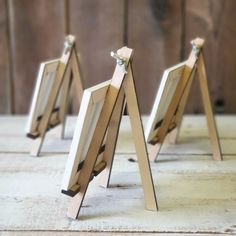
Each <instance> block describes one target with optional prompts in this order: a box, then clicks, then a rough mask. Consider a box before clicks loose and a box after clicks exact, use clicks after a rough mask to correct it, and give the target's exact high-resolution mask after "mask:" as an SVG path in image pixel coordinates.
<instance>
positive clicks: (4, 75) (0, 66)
mask: <svg viewBox="0 0 236 236" xmlns="http://www.w3.org/2000/svg"><path fill="white" fill-rule="evenodd" d="M0 55H1V57H0V113H10V112H11V90H10V82H11V78H10V61H9V59H10V58H9V42H8V21H7V4H6V1H5V0H0Z"/></svg>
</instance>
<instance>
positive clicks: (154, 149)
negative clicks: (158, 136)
mask: <svg viewBox="0 0 236 236" xmlns="http://www.w3.org/2000/svg"><path fill="white" fill-rule="evenodd" d="M161 147H162V143H159V142H158V143H156V144H154V145H151V147H150V151H149V160H150V161H157V156H158V154H159V152H160V150H161Z"/></svg>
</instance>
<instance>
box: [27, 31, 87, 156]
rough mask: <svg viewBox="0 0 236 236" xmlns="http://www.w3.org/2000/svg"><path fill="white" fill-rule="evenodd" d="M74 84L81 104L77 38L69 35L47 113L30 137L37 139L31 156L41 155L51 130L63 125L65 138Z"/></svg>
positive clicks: (47, 106)
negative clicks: (58, 103)
mask: <svg viewBox="0 0 236 236" xmlns="http://www.w3.org/2000/svg"><path fill="white" fill-rule="evenodd" d="M72 83H74V85H75V88H76V95H77V98H78V101H79V103H80V102H81V99H82V95H83V86H82V82H81V70H80V67H79V61H78V56H77V52H76V45H75V37H74V36H72V35H68V36H67V37H66V40H65V45H64V51H63V53H62V56H61V58H60V60H59V62H58V67H57V73H56V78H55V80H54V82H53V86H52V90H51V91H50V96H49V99H48V101H47V105H46V108H45V112H44V114H43V116H42V117H41V119H40V122H39V125H38V129H37V130H38V132H37V133H36V134H33V135H30V137H31V138H33V139H35V140H34V143H33V146H32V149H31V152H30V155H31V156H38V155H39V152H40V150H41V147H42V144H43V140H44V138H45V135H46V132H47V131H48V130H49V129H50V128H52V127H55V126H56V125H58V124H61V137H63V136H64V130H65V119H66V112H67V109H66V108H67V104H68V97H69V92H70V88H71V84H72ZM60 92H61V96H62V99H63V100H62V103H61V107H60V110H59V113H58V117H57V119H56V121H55V122H54V123H53V124H51V123H50V120H51V117H52V115H53V112H54V111H53V109H54V104H55V102H56V99H57V97H58V95H59V93H60Z"/></svg>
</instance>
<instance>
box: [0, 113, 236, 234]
mask: <svg viewBox="0 0 236 236" xmlns="http://www.w3.org/2000/svg"><path fill="white" fill-rule="evenodd" d="M146 120H147V119H146V118H144V119H143V121H144V126H145V123H146ZM25 121H26V117H19V116H17V117H8V116H2V117H0V230H1V231H0V235H4V236H6V235H7V236H8V235H42V234H44V235H64V234H65V233H66V235H70V236H71V235H94V234H95V235H104V234H105V235H110V234H111V235H120V234H123V233H124V234H127V235H129V233H132V232H135V235H140V234H145V235H147V234H148V235H149V234H152V233H154V232H157V233H160V234H161V235H189V234H191V233H198V234H200V235H204V234H206V235H208V234H209V235H210V234H214V235H216V234H236V116H219V117H217V124H218V127H219V135H220V142H221V145H222V150H223V154H224V161H222V162H217V161H213V160H212V158H211V157H212V156H211V149H210V143H209V139H208V130H207V126H206V121H205V117H204V116H195V117H193V116H185V118H184V122H183V126H182V129H181V133H180V139H179V142H178V144H176V145H173V144H169V143H168V140H167V141H166V143H165V145H164V146H163V149H162V151H161V155H160V157H159V161H158V162H157V163H152V164H151V167H152V172H153V178H154V184H155V188H156V193H157V198H158V204H159V211H158V212H150V211H146V210H145V209H144V199H143V192H142V188H141V184H140V176H139V172H138V166H137V162H130V161H129V160H128V159H130V158H133V159H136V156H135V148H134V144H133V142H132V134H131V128H130V123H129V120H128V118H127V117H124V118H123V120H122V123H121V130H120V135H119V140H118V145H117V150H116V155H115V161H114V168H113V172H112V177H111V188H109V189H104V188H101V187H99V186H98V181H97V179H95V181H93V182H92V183H91V184H90V187H89V189H88V192H87V195H86V197H85V202H84V206H83V208H82V211H81V215H80V218H79V220H77V221H72V220H69V219H68V218H67V217H66V209H67V205H68V202H69V198H68V197H67V196H64V195H62V194H61V193H60V184H61V180H62V176H63V172H64V168H65V163H66V158H67V154H68V151H69V147H70V143H71V137H72V134H73V128H74V125H75V122H76V118H75V117H69V118H68V121H67V128H66V138H65V139H64V140H60V139H59V138H58V137H57V130H56V129H54V130H52V131H50V133H49V134H48V135H47V139H46V141H45V143H44V146H43V152H42V155H41V157H39V158H33V157H30V156H29V154H28V153H29V150H30V147H31V144H32V140H30V139H27V138H26V137H25V136H24V124H25ZM85 232H87V233H85ZM105 232H107V233H105ZM111 232H112V233H111Z"/></svg>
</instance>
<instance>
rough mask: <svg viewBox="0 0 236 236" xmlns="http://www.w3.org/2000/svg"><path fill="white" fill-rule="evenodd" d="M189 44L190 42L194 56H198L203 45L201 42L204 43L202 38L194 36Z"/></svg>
mask: <svg viewBox="0 0 236 236" xmlns="http://www.w3.org/2000/svg"><path fill="white" fill-rule="evenodd" d="M191 44H192V49H193V52H194V55H195V57H196V58H198V56H199V53H200V51H201V49H202V47H203V44H204V39H201V38H196V39H194V40H192V41H191Z"/></svg>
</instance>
